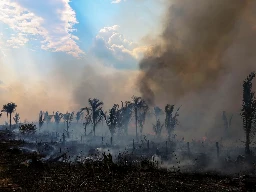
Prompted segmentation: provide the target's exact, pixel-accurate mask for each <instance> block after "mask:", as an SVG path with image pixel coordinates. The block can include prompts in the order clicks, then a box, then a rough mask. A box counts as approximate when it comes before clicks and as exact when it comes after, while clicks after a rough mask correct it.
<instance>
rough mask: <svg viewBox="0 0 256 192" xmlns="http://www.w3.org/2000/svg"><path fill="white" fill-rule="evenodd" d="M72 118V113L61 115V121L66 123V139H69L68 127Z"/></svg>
mask: <svg viewBox="0 0 256 192" xmlns="http://www.w3.org/2000/svg"><path fill="white" fill-rule="evenodd" d="M73 117H74V112H72V113H69V112H67V113H66V114H64V115H63V119H64V121H65V122H66V126H67V129H66V133H67V138H69V126H70V123H71V122H72V120H73Z"/></svg>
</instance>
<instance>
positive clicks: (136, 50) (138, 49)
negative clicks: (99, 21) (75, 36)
mask: <svg viewBox="0 0 256 192" xmlns="http://www.w3.org/2000/svg"><path fill="white" fill-rule="evenodd" d="M119 28H120V26H118V25H114V26H111V27H104V28H103V29H101V30H100V31H99V34H98V35H97V36H96V39H102V40H103V41H104V42H105V43H106V46H107V48H108V49H109V50H111V51H112V52H113V53H114V54H115V55H117V56H118V54H120V53H128V54H129V55H131V56H132V57H134V58H136V59H139V58H140V57H141V56H142V54H143V52H144V51H145V50H146V49H147V47H145V46H139V45H138V44H137V43H134V42H133V41H131V40H128V39H126V38H125V37H124V35H122V34H120V33H119V32H118V29H119Z"/></svg>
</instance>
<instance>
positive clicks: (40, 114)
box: [38, 111, 44, 130]
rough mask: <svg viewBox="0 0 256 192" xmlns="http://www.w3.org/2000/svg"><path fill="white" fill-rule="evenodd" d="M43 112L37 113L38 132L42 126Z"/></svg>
mask: <svg viewBox="0 0 256 192" xmlns="http://www.w3.org/2000/svg"><path fill="white" fill-rule="evenodd" d="M43 114H44V113H43V111H40V113H39V121H38V124H39V130H40V129H41V127H42V126H43V124H44V118H43Z"/></svg>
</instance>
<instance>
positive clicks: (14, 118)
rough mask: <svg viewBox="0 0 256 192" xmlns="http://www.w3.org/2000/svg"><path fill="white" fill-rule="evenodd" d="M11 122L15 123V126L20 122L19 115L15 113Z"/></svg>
mask: <svg viewBox="0 0 256 192" xmlns="http://www.w3.org/2000/svg"><path fill="white" fill-rule="evenodd" d="M13 120H14V122H15V124H16V125H18V123H19V121H20V114H19V113H15V115H14V117H13Z"/></svg>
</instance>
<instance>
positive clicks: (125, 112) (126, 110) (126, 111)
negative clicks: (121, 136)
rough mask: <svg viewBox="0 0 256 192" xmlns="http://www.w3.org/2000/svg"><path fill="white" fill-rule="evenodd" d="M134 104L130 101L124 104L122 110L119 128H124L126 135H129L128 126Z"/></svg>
mask: <svg viewBox="0 0 256 192" xmlns="http://www.w3.org/2000/svg"><path fill="white" fill-rule="evenodd" d="M121 102H122V101H121ZM132 111H133V104H132V103H131V102H130V101H125V105H124V103H123V102H122V108H121V109H120V114H119V118H118V119H119V124H120V125H119V127H120V126H122V128H123V130H124V133H125V134H126V135H128V126H129V123H130V120H131V118H132Z"/></svg>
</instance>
